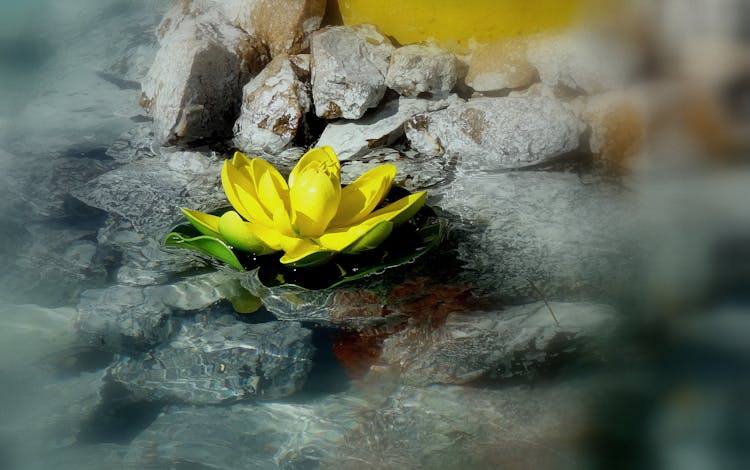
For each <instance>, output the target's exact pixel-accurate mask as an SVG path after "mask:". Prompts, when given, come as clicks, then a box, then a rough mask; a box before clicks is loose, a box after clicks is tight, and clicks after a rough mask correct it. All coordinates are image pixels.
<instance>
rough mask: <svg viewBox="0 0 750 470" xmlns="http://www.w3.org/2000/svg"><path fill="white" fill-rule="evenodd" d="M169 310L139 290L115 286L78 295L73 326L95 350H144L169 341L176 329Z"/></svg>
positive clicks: (159, 301)
mask: <svg viewBox="0 0 750 470" xmlns="http://www.w3.org/2000/svg"><path fill="white" fill-rule="evenodd" d="M176 326H177V324H176V320H175V319H173V318H172V310H171V309H170V308H169V307H167V306H166V305H165V304H164V303H163V302H162V301H161V300H160V299H158V298H154V297H153V296H150V295H149V294H148V291H146V290H144V289H142V288H139V287H130V286H122V285H114V286H111V287H108V288H106V289H90V290H87V291H84V292H83V293H82V294H81V300H80V301H79V303H78V316H77V317H76V324H75V327H76V329H77V331H78V334H79V336H80V337H81V338H82V340H83V341H84V342H85V343H86V344H88V345H90V346H92V347H95V348H99V349H103V350H106V351H113V352H120V351H123V350H125V351H127V350H145V349H148V348H151V347H153V346H155V345H157V344H159V343H161V342H162V341H165V340H166V339H167V338H169V337H170V336H171V335H172V333H173V332H174V330H175V328H176Z"/></svg>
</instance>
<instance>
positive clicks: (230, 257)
mask: <svg viewBox="0 0 750 470" xmlns="http://www.w3.org/2000/svg"><path fill="white" fill-rule="evenodd" d="M164 246H173V247H178V248H188V249H190V250H193V251H197V252H199V253H203V254H204V255H208V256H211V257H213V258H216V259H217V260H219V261H223V262H225V263H227V264H228V265H230V266H232V267H234V268H237V269H239V270H240V271H244V270H245V268H244V267H243V266H242V263H240V261H239V260H238V259H237V257H236V256H235V255H234V253H233V252H232V249H231V248H230V247H229V245H227V244H226V243H224V242H223V241H222V240H219V239H218V238H216V237H210V236H208V235H201V236H198V237H185V236H184V235H183V234H181V233H178V232H172V233H170V234H169V235H167V238H166V239H165V240H164Z"/></svg>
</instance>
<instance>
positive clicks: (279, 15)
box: [251, 0, 326, 58]
mask: <svg viewBox="0 0 750 470" xmlns="http://www.w3.org/2000/svg"><path fill="white" fill-rule="evenodd" d="M325 10H326V0H282V1H279V0H255V4H254V6H253V12H252V16H251V20H252V22H253V27H254V30H253V33H254V34H255V35H256V36H257V37H259V38H260V40H261V42H262V43H263V44H264V45H265V46H266V48H267V49H268V51H269V53H270V54H271V57H273V58H276V57H278V56H279V55H281V54H299V53H300V52H304V51H306V50H307V49H308V48H309V46H310V35H311V34H312V33H313V32H314V31H316V30H317V29H318V28H319V27H320V23H321V22H322V21H323V15H324V14H325Z"/></svg>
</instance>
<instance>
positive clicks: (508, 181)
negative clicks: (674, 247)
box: [431, 172, 639, 303]
mask: <svg viewBox="0 0 750 470" xmlns="http://www.w3.org/2000/svg"><path fill="white" fill-rule="evenodd" d="M431 194H432V196H433V197H435V199H436V200H437V202H436V205H437V206H439V207H441V208H442V209H444V210H445V211H447V212H448V214H449V215H450V216H451V217H452V218H453V224H452V226H453V230H454V231H453V235H454V237H455V242H456V243H457V245H458V246H457V250H458V253H457V256H458V257H459V259H460V260H461V261H463V262H464V269H463V271H462V274H461V275H460V277H461V278H462V279H464V280H465V282H467V283H469V284H471V285H474V286H475V287H476V291H477V292H484V293H485V294H490V295H493V296H497V297H500V298H502V299H505V300H506V301H508V302H511V303H525V302H529V301H535V300H539V299H540V297H544V298H546V299H548V300H561V301H577V300H598V299H601V300H602V301H608V300H606V299H610V300H609V301H611V299H617V298H622V296H623V295H624V294H625V293H627V292H628V290H629V289H630V288H632V286H633V285H634V281H635V279H636V278H637V277H638V270H639V268H638V264H637V263H638V259H637V254H638V252H639V251H638V250H637V246H638V245H637V239H636V233H637V231H636V230H635V229H636V227H637V225H636V224H637V222H636V221H635V220H634V217H635V215H636V205H635V204H634V203H633V201H632V200H630V199H629V198H628V197H627V194H626V193H624V192H623V190H622V188H620V187H618V186H616V185H614V184H611V183H610V182H607V181H606V179H601V178H596V177H588V178H582V177H580V176H578V175H575V174H567V173H547V172H509V173H497V174H465V173H461V172H459V173H458V174H457V176H456V179H455V180H454V181H453V182H452V183H451V184H449V185H446V186H443V187H440V188H436V189H434V190H432V191H431Z"/></svg>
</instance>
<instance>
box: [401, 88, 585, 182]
mask: <svg viewBox="0 0 750 470" xmlns="http://www.w3.org/2000/svg"><path fill="white" fill-rule="evenodd" d="M582 131H583V125H582V124H581V122H580V121H579V120H578V118H577V117H576V116H575V114H573V113H572V112H571V111H569V110H568V109H567V108H565V107H564V106H563V105H562V104H561V103H559V102H558V101H556V100H553V99H550V98H543V97H506V98H477V99H472V100H469V101H467V102H466V103H458V104H454V105H452V106H449V107H448V108H447V109H444V110H440V111H435V112H433V113H426V114H420V115H417V116H415V117H414V118H412V119H410V120H409V121H408V122H407V123H406V138H407V139H408V141H409V144H410V145H411V146H412V148H414V149H415V150H417V151H418V152H420V153H423V154H425V155H433V156H443V155H448V156H458V157H460V159H461V162H460V165H461V167H462V168H464V169H467V170H469V169H472V170H474V169H476V170H484V171H493V170H499V169H506V168H519V167H524V166H529V165H534V164H538V163H542V162H545V161H548V160H550V159H553V158H555V157H559V156H561V155H564V154H566V153H568V152H571V151H573V150H575V149H577V148H578V146H579V144H580V138H581V133H582Z"/></svg>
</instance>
